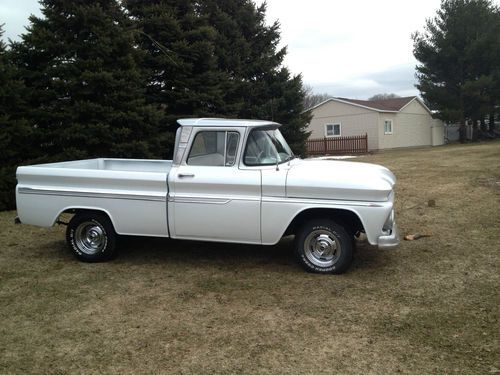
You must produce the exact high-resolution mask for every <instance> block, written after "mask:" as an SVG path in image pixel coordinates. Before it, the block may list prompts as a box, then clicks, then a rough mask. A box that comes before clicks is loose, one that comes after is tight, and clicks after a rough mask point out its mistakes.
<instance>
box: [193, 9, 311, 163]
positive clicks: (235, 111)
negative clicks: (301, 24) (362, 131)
mask: <svg viewBox="0 0 500 375" xmlns="http://www.w3.org/2000/svg"><path fill="white" fill-rule="evenodd" d="M200 13H201V14H203V15H206V16H207V17H208V19H209V22H210V25H211V26H212V27H214V28H215V29H216V31H217V37H216V48H215V51H216V55H217V61H218V68H219V70H220V71H222V72H223V73H224V74H225V81H224V83H223V86H224V88H225V89H224V92H225V96H224V102H225V103H226V106H225V108H224V114H225V115H230V116H236V117H241V118H259V119H266V120H273V121H276V122H280V123H282V124H283V127H282V129H281V130H282V132H283V134H284V135H285V137H286V139H287V141H288V142H289V143H290V146H291V147H292V149H293V150H294V152H295V153H297V154H302V155H304V154H305V140H306V139H307V137H308V136H309V133H308V132H307V131H306V127H307V123H308V122H309V121H310V114H309V113H308V112H304V105H303V103H304V97H305V95H306V92H305V91H306V90H305V88H304V87H303V83H302V78H301V76H300V75H298V76H292V75H291V74H290V72H289V71H288V69H287V68H286V67H284V66H283V59H284V58H285V56H286V48H279V47H278V45H279V42H280V33H279V23H278V22H277V21H275V22H274V23H273V24H272V25H270V26H268V25H266V23H265V14H266V4H265V3H264V4H262V5H261V6H259V7H256V6H255V3H254V2H253V1H251V0H206V1H203V2H202V6H201V7H200Z"/></svg>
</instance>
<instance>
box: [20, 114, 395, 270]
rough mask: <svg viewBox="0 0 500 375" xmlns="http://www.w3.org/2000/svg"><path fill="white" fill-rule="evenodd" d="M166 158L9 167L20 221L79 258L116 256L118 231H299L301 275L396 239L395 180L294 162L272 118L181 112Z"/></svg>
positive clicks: (264, 235)
mask: <svg viewBox="0 0 500 375" xmlns="http://www.w3.org/2000/svg"><path fill="white" fill-rule="evenodd" d="M178 123H179V124H180V125H181V126H180V127H179V129H178V131H177V136H176V141H175V150H174V160H173V161H167V160H132V159H91V160H80V161H69V162H62V163H52V164H39V165H32V166H21V167H19V168H18V169H17V180H18V184H17V187H16V200H17V213H18V217H17V218H16V221H17V222H21V223H25V224H32V225H37V226H42V227H50V226H53V225H54V224H55V223H57V222H59V217H60V215H62V214H63V213H71V214H73V216H72V218H71V220H70V222H69V223H68V227H67V232H66V239H67V242H68V244H69V246H70V248H71V249H72V251H73V252H74V254H75V255H76V257H77V258H78V259H80V260H83V261H88V262H96V261H103V260H108V259H110V258H112V257H113V256H114V255H115V243H116V235H133V236H155V237H171V238H174V239H187V240H204V241H220V242H234V243H248V244H260V245H273V244H276V243H277V242H278V241H279V240H280V239H281V238H282V237H283V236H285V235H295V246H294V247H295V252H296V255H297V258H298V260H299V262H300V263H301V264H302V265H303V266H304V267H305V268H306V269H307V270H309V271H313V272H319V273H341V272H343V271H345V270H346V269H347V268H348V267H349V265H350V263H351V260H352V252H353V246H354V237H355V235H356V234H358V233H360V232H364V233H365V234H366V238H367V240H368V242H369V243H370V244H372V245H376V246H378V247H379V248H392V247H395V246H397V245H398V243H399V236H398V230H397V226H396V222H395V218H394V208H393V205H394V190H393V188H394V184H395V181H396V179H395V177H394V175H393V174H392V173H391V172H390V171H389V170H388V169H387V168H384V167H382V166H379V165H373V164H366V163H358V162H346V161H331V160H326V161H322V160H301V159H298V158H296V157H295V156H294V155H293V153H292V151H291V150H290V147H289V146H288V144H287V143H286V141H285V139H284V138H283V136H282V135H281V133H280V131H279V130H278V128H279V126H280V125H279V124H277V123H274V122H269V121H257V120H229V119H183V120H179V121H178Z"/></svg>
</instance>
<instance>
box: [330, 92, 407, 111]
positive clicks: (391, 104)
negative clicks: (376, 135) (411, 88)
mask: <svg viewBox="0 0 500 375" xmlns="http://www.w3.org/2000/svg"><path fill="white" fill-rule="evenodd" d="M415 98H416V96H407V97H404V98H391V99H381V100H357V99H347V98H337V99H340V100H343V101H346V102H349V103H353V104H358V105H362V106H365V107H369V108H373V109H377V110H379V111H400V110H401V109H402V108H403V107H404V106H405V105H407V104H408V103H409V102H411V101H412V100H413V99H415Z"/></svg>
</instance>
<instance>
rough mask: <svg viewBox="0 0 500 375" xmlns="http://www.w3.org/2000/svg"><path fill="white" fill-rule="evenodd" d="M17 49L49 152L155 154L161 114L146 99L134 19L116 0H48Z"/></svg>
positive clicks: (30, 111) (43, 152)
mask: <svg viewBox="0 0 500 375" xmlns="http://www.w3.org/2000/svg"><path fill="white" fill-rule="evenodd" d="M40 4H41V6H42V13H43V17H42V18H38V17H35V16H31V17H30V26H29V27H28V29H27V33H26V34H24V35H23V36H22V41H21V42H17V43H13V45H12V52H13V58H14V59H15V62H16V65H17V66H18V70H19V75H20V77H22V78H23V80H24V83H25V85H26V87H27V89H28V92H29V94H28V95H27V100H28V106H27V110H26V111H25V116H26V118H27V119H28V120H29V121H30V124H31V125H32V126H33V129H34V132H35V136H36V138H37V140H38V143H37V151H38V153H39V156H40V157H43V158H45V159H47V160H64V159H80V158H87V157H97V156H101V157H152V156H157V155H158V153H159V152H160V150H159V147H158V142H157V140H156V135H155V131H156V130H157V126H158V120H159V114H158V111H157V110H156V109H155V108H153V107H151V106H149V105H147V104H146V103H145V99H144V91H145V88H144V87H143V82H144V78H143V77H142V76H141V71H140V69H139V68H138V65H137V62H138V58H139V55H138V52H137V50H136V49H135V48H134V42H133V32H132V30H131V27H130V22H129V20H128V18H127V17H126V15H125V14H124V12H123V10H122V9H121V7H120V5H119V4H118V3H117V2H116V1H115V0H96V1H90V2H89V1H84V0H76V1H75V0H71V1H70V0H42V1H41V2H40Z"/></svg>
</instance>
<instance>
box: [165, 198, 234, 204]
mask: <svg viewBox="0 0 500 375" xmlns="http://www.w3.org/2000/svg"><path fill="white" fill-rule="evenodd" d="M168 201H169V202H175V203H203V204H228V203H229V202H231V199H224V198H180V197H171V196H169V198H168Z"/></svg>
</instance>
